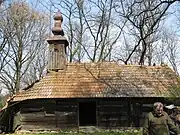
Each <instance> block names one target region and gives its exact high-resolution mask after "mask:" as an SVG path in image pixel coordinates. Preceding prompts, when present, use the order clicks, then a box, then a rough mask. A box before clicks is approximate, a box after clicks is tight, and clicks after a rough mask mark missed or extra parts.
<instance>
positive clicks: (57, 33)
mask: <svg viewBox="0 0 180 135" xmlns="http://www.w3.org/2000/svg"><path fill="white" fill-rule="evenodd" d="M62 22H63V17H62V14H61V12H60V10H58V12H57V13H56V14H55V15H54V27H53V28H52V33H53V36H52V37H50V38H48V39H47V42H48V43H49V59H48V70H54V71H58V70H63V69H64V68H65V65H66V47H67V46H68V41H67V39H66V38H65V37H64V31H63V29H62V27H61V25H62Z"/></svg>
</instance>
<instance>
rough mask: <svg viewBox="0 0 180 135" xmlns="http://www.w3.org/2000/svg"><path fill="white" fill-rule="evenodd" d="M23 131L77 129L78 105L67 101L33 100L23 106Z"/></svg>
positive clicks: (21, 115)
mask: <svg viewBox="0 0 180 135" xmlns="http://www.w3.org/2000/svg"><path fill="white" fill-rule="evenodd" d="M20 111H21V113H20V122H21V127H22V129H23V130H60V129H62V128H76V127H77V115H76V112H77V104H76V103H75V102H72V101H65V100H34V101H33V100H31V101H27V102H24V103H23V104H22V105H21V110H20Z"/></svg>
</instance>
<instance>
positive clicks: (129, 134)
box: [13, 131, 142, 135]
mask: <svg viewBox="0 0 180 135" xmlns="http://www.w3.org/2000/svg"><path fill="white" fill-rule="evenodd" d="M13 135H142V133H141V132H140V131H134V132H130V131H119V132H113V131H109V132H108V131H107V132H95V133H75V132H59V133H18V134H13Z"/></svg>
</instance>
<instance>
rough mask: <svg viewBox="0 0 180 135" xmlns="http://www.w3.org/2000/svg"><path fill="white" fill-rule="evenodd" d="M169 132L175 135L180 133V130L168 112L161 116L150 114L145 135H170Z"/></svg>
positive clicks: (144, 129) (145, 125)
mask: <svg viewBox="0 0 180 135" xmlns="http://www.w3.org/2000/svg"><path fill="white" fill-rule="evenodd" d="M169 130H170V131H172V132H174V133H175V135H177V134H178V133H179V131H178V130H179V129H177V128H176V126H175V125H174V124H173V122H172V120H171V118H170V117H169V116H168V114H167V113H166V112H163V113H162V115H161V116H158V115H156V114H155V113H154V112H150V113H148V115H147V117H146V118H145V121H144V126H143V135H169Z"/></svg>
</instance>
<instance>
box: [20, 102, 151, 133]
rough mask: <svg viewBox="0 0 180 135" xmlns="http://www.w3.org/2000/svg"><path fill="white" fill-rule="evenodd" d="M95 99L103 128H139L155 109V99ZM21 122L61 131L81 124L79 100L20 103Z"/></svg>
mask: <svg viewBox="0 0 180 135" xmlns="http://www.w3.org/2000/svg"><path fill="white" fill-rule="evenodd" d="M87 101H88V102H91V101H93V102H94V101H96V121H97V122H96V124H97V125H96V126H97V127H100V128H106V129H107V128H119V127H139V126H142V125H143V121H144V118H145V115H146V114H147V113H148V112H150V111H151V110H152V105H153V103H154V99H151V100H148V99H142V98H139V99H130V98H108V99H106V98H101V99H93V100H92V99H85V100H84V102H87ZM20 108H21V110H20V111H21V113H20V115H21V116H20V122H21V125H22V129H25V130H47V129H51V130H59V129H62V128H77V127H78V121H79V120H78V100H76V99H56V100H55V99H54V100H52V99H51V100H29V101H26V102H23V104H22V105H21V107H20Z"/></svg>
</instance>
